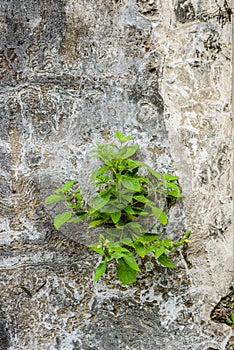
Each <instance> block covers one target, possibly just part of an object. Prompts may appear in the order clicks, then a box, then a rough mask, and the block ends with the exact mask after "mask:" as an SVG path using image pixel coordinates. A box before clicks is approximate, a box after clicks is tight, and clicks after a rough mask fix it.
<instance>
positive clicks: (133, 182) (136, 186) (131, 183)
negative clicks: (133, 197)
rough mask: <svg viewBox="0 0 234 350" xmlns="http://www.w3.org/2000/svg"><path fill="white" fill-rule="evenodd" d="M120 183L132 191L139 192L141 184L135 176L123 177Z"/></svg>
mask: <svg viewBox="0 0 234 350" xmlns="http://www.w3.org/2000/svg"><path fill="white" fill-rule="evenodd" d="M122 184H123V186H124V187H125V188H127V189H128V190H130V191H132V192H139V191H140V190H141V184H140V183H139V180H137V179H135V178H130V177H128V178H127V177H123V180H122Z"/></svg>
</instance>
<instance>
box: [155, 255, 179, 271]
mask: <svg viewBox="0 0 234 350" xmlns="http://www.w3.org/2000/svg"><path fill="white" fill-rule="evenodd" d="M157 260H158V261H159V262H160V264H162V265H163V266H166V267H169V268H176V266H175V264H174V263H173V261H172V260H171V259H170V258H169V257H168V256H167V255H166V254H164V253H163V254H162V255H160V256H159V258H158V259H157Z"/></svg>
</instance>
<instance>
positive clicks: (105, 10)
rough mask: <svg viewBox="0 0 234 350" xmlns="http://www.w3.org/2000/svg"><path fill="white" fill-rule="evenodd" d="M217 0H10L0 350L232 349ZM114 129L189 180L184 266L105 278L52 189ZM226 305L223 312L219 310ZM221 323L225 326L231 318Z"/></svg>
mask: <svg viewBox="0 0 234 350" xmlns="http://www.w3.org/2000/svg"><path fill="white" fill-rule="evenodd" d="M228 5H230V4H228V2H226V1H223V0H218V1H217V0H191V1H190V0H186V1H185V0H176V1H172V0H153V1H151V0H147V1H144V0H89V1H84V0H41V1H39V0H38V1H30V0H21V1H18V0H10V1H9V0H1V2H0V29H1V30H0V78H1V82H0V108H1V114H0V118H1V128H0V147H1V148H0V152H1V153H0V165H1V168H0V194H1V197H0V243H1V260H0V269H1V279H0V291H1V304H0V349H1V350H9V349H12V350H21V349H22V350H44V349H50V350H56V349H61V350H75V349H79V350H88V349H89V350H91V349H93V350H94V349H95V350H121V349H122V350H128V349H129V350H150V349H152V350H155V349H156V348H157V349H160V350H176V349H180V350H190V349H193V350H204V349H205V350H208V349H210V350H211V349H213V350H214V349H215V350H224V349H226V350H231V349H233V337H231V326H230V324H229V323H228V320H229V318H230V314H231V309H230V305H226V304H225V305H226V306H225V307H224V300H225V303H226V302H228V303H229V302H230V303H231V300H232V299H231V297H230V295H232V294H230V293H232V291H231V290H230V288H231V282H232V280H231V278H232V276H231V273H232V261H233V256H232V254H233V250H232V237H231V236H232V232H231V213H232V199H231V188H232V178H231V169H232V165H231V152H232V148H233V146H232V144H231V129H232V125H231V53H230V51H231V25H230V16H231V14H230V9H229V7H228ZM116 129H119V130H121V131H124V132H125V133H129V132H130V133H134V134H136V141H137V142H138V143H139V144H140V145H141V147H142V151H141V153H140V154H139V157H140V158H141V159H144V160H145V161H146V162H148V163H149V164H151V165H152V166H153V167H154V168H156V169H158V170H161V171H169V172H174V173H176V174H178V175H179V177H180V184H181V186H182V189H183V192H184V195H185V198H184V199H183V201H181V202H180V203H178V204H176V205H175V206H174V207H172V208H171V209H170V211H169V216H170V224H169V226H168V228H167V233H168V234H169V235H170V236H172V237H176V238H177V237H180V236H181V234H182V233H181V232H183V231H184V230H185V229H186V228H187V227H189V228H191V230H192V231H193V235H192V237H191V242H190V243H189V245H188V247H187V248H185V249H182V250H181V251H180V253H176V254H175V256H174V260H175V261H176V263H177V264H178V269H176V270H170V271H169V270H167V269H165V268H162V267H160V266H156V265H155V263H153V262H152V261H151V260H150V259H148V260H146V261H144V262H143V266H144V267H143V270H142V273H141V274H140V275H139V282H138V283H136V284H134V285H133V286H129V287H123V286H121V285H120V284H119V283H118V282H117V281H116V278H115V275H114V269H113V271H112V269H110V271H109V272H108V275H107V276H106V277H105V278H102V280H101V281H100V282H98V283H97V284H96V285H94V284H93V282H92V271H93V268H94V267H95V265H96V264H97V262H98V257H97V256H96V255H95V254H93V253H91V252H89V251H88V250H87V249H86V247H85V244H86V243H88V242H89V240H90V237H89V233H88V231H87V229H86V227H85V226H84V225H83V226H79V227H71V228H70V227H69V226H67V227H65V228H64V229H62V230H61V231H60V232H56V231H55V230H54V229H53V225H52V216H53V215H54V213H55V212H56V210H57V209H56V207H55V206H54V207H53V206H52V207H50V208H47V207H45V205H44V199H45V197H46V196H47V195H48V194H49V193H50V192H51V191H52V190H53V189H54V188H55V187H56V186H57V185H60V184H61V183H62V182H63V181H66V180H69V179H73V178H79V180H80V185H81V186H82V188H83V189H84V190H85V196H86V199H87V200H88V199H89V197H90V193H91V192H92V188H91V186H89V185H88V179H89V174H90V170H91V169H93V168H94V166H95V164H94V161H93V160H90V159H89V151H90V150H91V149H93V147H94V145H95V143H96V142H103V141H109V140H110V139H111V135H112V134H113V133H114V132H115V131H116ZM220 310H221V311H222V312H221V314H220ZM224 320H226V322H224Z"/></svg>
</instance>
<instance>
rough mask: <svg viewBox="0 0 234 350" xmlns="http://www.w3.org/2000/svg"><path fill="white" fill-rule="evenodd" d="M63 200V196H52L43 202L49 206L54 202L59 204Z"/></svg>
mask: <svg viewBox="0 0 234 350" xmlns="http://www.w3.org/2000/svg"><path fill="white" fill-rule="evenodd" d="M62 200H65V196H64V195H63V194H61V195H59V194H52V195H51V196H48V197H47V198H46V200H45V202H46V204H51V203H55V202H59V201H62Z"/></svg>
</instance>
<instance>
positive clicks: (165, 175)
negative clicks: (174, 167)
mask: <svg viewBox="0 0 234 350" xmlns="http://www.w3.org/2000/svg"><path fill="white" fill-rule="evenodd" d="M163 178H164V179H165V180H167V181H175V180H178V179H179V177H178V176H175V175H171V174H163Z"/></svg>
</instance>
